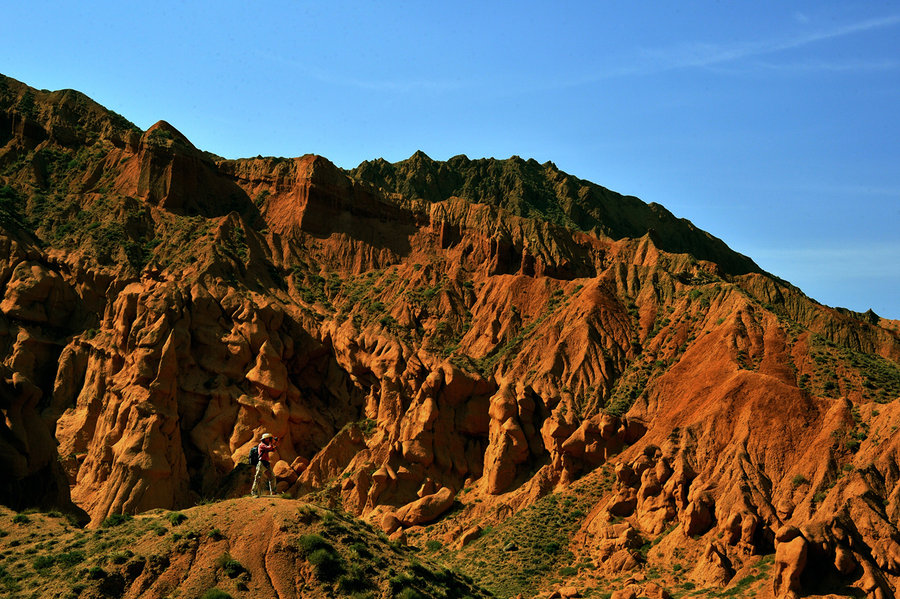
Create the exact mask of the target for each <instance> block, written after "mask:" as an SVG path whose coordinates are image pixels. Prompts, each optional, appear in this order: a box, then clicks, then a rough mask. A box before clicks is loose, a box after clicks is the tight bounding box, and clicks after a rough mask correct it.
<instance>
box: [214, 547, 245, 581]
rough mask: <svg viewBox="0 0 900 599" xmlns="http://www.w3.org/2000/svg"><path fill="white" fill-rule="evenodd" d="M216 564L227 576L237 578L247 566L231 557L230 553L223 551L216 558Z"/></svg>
mask: <svg viewBox="0 0 900 599" xmlns="http://www.w3.org/2000/svg"><path fill="white" fill-rule="evenodd" d="M216 565H217V566H218V567H220V568H222V570H223V571H224V572H225V575H226V576H228V578H237V577H238V576H240V575H241V574H243V573H244V572H246V571H247V568H245V567H244V565H243V564H242V563H241V562H239V561H237V560H236V559H234V558H233V557H231V554H230V553H223V554H222V555H221V556H219V559H217V560H216Z"/></svg>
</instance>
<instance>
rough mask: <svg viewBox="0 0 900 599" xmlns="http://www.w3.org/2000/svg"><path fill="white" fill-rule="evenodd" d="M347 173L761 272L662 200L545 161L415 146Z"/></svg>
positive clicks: (390, 187)
mask: <svg viewBox="0 0 900 599" xmlns="http://www.w3.org/2000/svg"><path fill="white" fill-rule="evenodd" d="M351 176H352V177H354V178H356V179H360V180H362V181H365V182H368V183H371V184H372V185H375V186H376V187H378V188H380V189H382V190H384V191H385V192H387V193H397V194H400V195H402V196H405V197H407V198H410V199H414V198H421V199H423V200H425V201H428V202H439V201H442V200H446V199H447V198H449V197H454V196H455V197H460V198H463V199H465V200H468V201H470V202H474V203H483V204H489V205H492V206H497V207H501V208H503V209H505V210H507V211H509V212H510V213H512V214H515V215H517V216H525V217H533V218H541V219H545V220H549V221H550V222H553V223H555V224H557V225H560V226H564V227H566V228H569V229H577V230H582V231H592V232H594V233H596V234H598V235H603V236H607V237H610V238H612V239H617V240H618V239H622V238H626V237H630V238H639V237H642V236H644V235H646V234H647V233H649V234H650V235H651V237H652V239H653V241H654V243H655V244H656V246H657V247H659V248H660V249H662V250H665V251H668V252H673V253H678V254H691V255H693V256H695V257H696V258H699V259H701V260H708V261H710V262H715V263H717V264H719V266H720V267H721V268H722V269H723V270H724V271H725V272H727V273H728V274H733V275H741V274H747V273H751V272H756V273H759V272H762V270H761V269H760V268H759V266H757V265H756V263H754V262H753V260H751V259H750V258H748V257H747V256H744V255H742V254H739V253H737V252H735V251H734V250H732V249H731V248H729V247H728V246H727V245H726V244H725V243H724V242H723V241H722V240H721V239H718V238H716V237H714V236H712V235H710V234H709V233H707V232H705V231H702V230H700V229H698V228H697V227H696V226H694V224H693V223H691V222H690V221H688V220H687V219H681V218H677V217H675V216H674V215H673V214H672V213H671V212H669V211H668V210H666V209H665V208H664V207H663V206H661V205H659V204H655V203H651V204H647V203H645V202H643V201H641V200H640V199H638V198H636V197H634V196H625V195H621V194H619V193H616V192H614V191H611V190H609V189H607V188H605V187H602V186H600V185H597V184H596V183H591V182H590V181H585V180H582V179H579V178H578V177H574V176H572V175H569V174H568V173H565V172H563V171H561V170H559V169H558V168H557V167H556V165H555V164H553V163H552V162H549V161H548V162H545V163H544V164H539V163H538V162H537V161H536V160H534V159H529V160H523V159H522V158H520V157H518V156H513V157H511V158H508V159H506V160H497V159H495V158H482V159H477V160H470V159H469V158H467V157H466V156H464V155H460V156H454V157H453V158H450V159H449V160H447V161H446V162H440V161H436V160H432V159H431V158H429V157H428V156H427V155H426V154H425V153H424V152H421V151H418V152H416V153H415V154H413V155H412V156H411V157H409V158H408V159H407V160H402V161H400V162H395V163H390V162H387V161H386V160H384V159H377V160H373V161H366V162H363V163H362V164H360V165H359V166H358V167H356V168H355V169H353V170H352V171H351Z"/></svg>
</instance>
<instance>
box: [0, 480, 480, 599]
mask: <svg viewBox="0 0 900 599" xmlns="http://www.w3.org/2000/svg"><path fill="white" fill-rule="evenodd" d="M414 551H415V550H414V549H411V548H408V547H406V546H403V545H401V544H399V543H392V542H390V541H389V540H388V539H387V537H386V536H384V535H383V534H381V533H378V532H376V531H374V530H373V529H371V528H370V527H369V526H368V525H367V524H365V523H363V522H362V521H360V520H357V519H355V518H352V517H350V516H347V515H345V514H342V513H339V512H335V511H332V510H329V509H326V508H323V507H319V506H314V505H312V504H308V503H304V502H300V501H295V500H289V499H282V498H280V497H270V498H262V499H254V498H241V499H232V500H228V501H223V502H219V503H210V504H205V505H200V506H197V507H193V508H190V509H187V510H183V511H180V512H172V511H166V510H155V511H153V512H150V513H147V514H143V515H140V516H137V517H130V516H111V517H109V518H107V519H106V520H105V521H104V522H103V524H102V525H101V526H100V527H99V528H96V529H80V528H77V527H75V526H72V525H71V523H70V522H69V521H68V520H67V519H66V518H65V517H63V516H62V515H60V514H58V513H55V512H49V513H38V512H28V513H26V512H21V513H17V512H13V511H11V510H8V509H6V508H0V596H3V597H35V598H37V597H41V598H51V597H60V598H72V599H74V598H83V599H85V598H89V597H182V598H188V597H190V598H194V597H196V598H204V599H224V598H226V597H234V598H235V599H237V598H239V597H280V598H299V597H304V598H305V597H310V598H315V597H354V598H360V599H362V598H373V599H374V598H376V597H404V598H407V599H412V598H416V597H421V598H425V597H447V598H450V597H453V598H456V597H460V598H462V597H484V596H487V593H486V592H485V591H482V590H480V589H479V588H477V587H476V586H475V585H474V584H473V583H472V582H470V581H469V580H466V579H464V578H463V577H461V576H460V575H459V574H457V573H455V572H453V571H451V570H449V569H446V568H440V567H437V566H435V565H434V564H433V563H430V562H428V561H426V560H424V559H421V560H420V559H418V558H417V557H416V556H415V555H414Z"/></svg>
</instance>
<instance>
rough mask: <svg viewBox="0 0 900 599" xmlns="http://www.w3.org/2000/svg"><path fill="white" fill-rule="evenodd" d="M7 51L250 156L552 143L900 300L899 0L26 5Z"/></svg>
mask: <svg viewBox="0 0 900 599" xmlns="http://www.w3.org/2000/svg"><path fill="white" fill-rule="evenodd" d="M9 4H10V6H6V7H5V8H4V18H3V19H2V23H0V56H2V57H3V58H2V60H0V72H3V73H4V74H6V75H9V76H11V77H14V78H16V79H19V80H21V81H24V82H26V83H28V84H30V85H33V86H35V87H38V88H47V89H61V88H75V89H78V90H80V91H83V92H85V93H86V94H88V95H90V96H91V97H93V98H94V99H95V100H97V101H98V102H100V103H101V104H103V105H105V106H107V107H109V108H111V109H113V110H115V111H117V112H119V113H121V114H122V115H124V116H125V117H127V118H128V119H130V120H131V121H133V122H135V123H136V124H137V125H139V126H140V127H142V128H147V127H149V126H150V125H151V124H153V123H154V122H156V121H157V120H159V119H165V120H167V121H169V122H170V123H172V124H173V125H174V126H175V127H177V128H178V129H179V130H181V131H182V132H183V133H184V134H185V135H187V136H188V138H190V139H191V141H193V142H194V144H195V145H197V146H198V147H200V148H202V149H205V150H209V151H211V152H214V153H217V154H220V155H222V156H225V157H228V158H237V157H244V156H255V155H257V154H262V155H276V156H299V155H302V154H305V153H316V154H321V155H323V156H325V157H327V158H329V159H330V160H332V161H333V162H335V163H336V164H338V165H339V166H342V167H346V168H350V167H353V166H356V165H357V164H358V163H359V162H361V161H363V160H367V159H373V158H377V157H383V158H386V159H387V160H390V161H397V160H402V159H404V158H407V157H409V156H410V155H411V154H412V153H413V152H415V151H416V150H423V151H424V152H426V153H427V154H428V155H430V156H431V157H432V158H435V159H439V160H445V159H447V158H450V157H451V156H454V155H457V154H466V155H467V156H469V157H470V158H480V157H485V156H493V157H496V158H507V157H509V156H512V155H518V156H522V157H524V158H535V159H537V160H538V161H540V162H544V161H546V160H552V161H553V162H555V163H556V164H557V165H558V166H559V167H560V168H561V169H563V170H565V171H567V172H569V173H571V174H573V175H575V176H578V177H580V178H583V179H589V180H591V181H594V182H596V183H599V184H601V185H604V186H606V187H609V188H611V189H614V190H616V191H618V192H621V193H625V194H630V195H636V196H638V197H640V198H641V199H643V200H644V201H647V202H657V203H660V204H662V205H664V206H666V207H667V208H668V209H669V210H671V211H672V212H673V213H675V214H676V215H677V216H680V217H683V218H687V219H690V220H691V221H693V222H694V223H695V224H696V225H698V226H699V227H701V228H703V229H705V230H707V231H709V232H710V233H712V234H714V235H716V236H717V237H720V238H722V239H723V240H724V241H725V242H726V243H728V244H729V245H730V246H731V247H732V248H734V249H736V250H737V251H740V252H742V253H744V254H747V255H748V256H750V257H751V258H753V259H754V260H756V262H757V263H758V264H759V265H760V266H762V267H763V268H764V269H766V270H768V271H769V272H771V273H773V274H775V275H777V276H780V277H782V278H784V279H787V280H789V281H791V282H792V283H794V284H795V285H797V286H798V287H800V288H801V289H803V291H804V292H806V293H807V294H808V295H809V296H811V297H813V298H814V299H816V300H818V301H820V302H822V303H824V304H827V305H831V306H844V307H848V308H851V309H853V310H858V311H864V310H867V309H869V308H872V309H874V310H875V311H876V312H877V313H878V314H880V315H882V316H886V317H892V318H900V293H898V292H900V235H898V232H897V231H898V223H900V168H898V167H900V141H898V140H900V118H898V114H900V110H898V107H900V3H896V2H848V1H844V2H798V3H790V2H755V3H732V2H684V1H680V2H654V3H638V2H599V1H598V2H555V3H549V2H546V3H539V2H484V1H482V2H453V3H433V2H424V1H420V2H321V3H316V2H303V1H293V2H229V1H224V2H218V3H215V4H213V3H207V2H204V3H201V2H179V3H174V2H173V3H153V4H151V3H141V4H137V3H130V2H116V3H109V2H91V3H81V2H65V1H61V2H46V1H42V0H37V1H32V2H28V3H25V2H20V3H9Z"/></svg>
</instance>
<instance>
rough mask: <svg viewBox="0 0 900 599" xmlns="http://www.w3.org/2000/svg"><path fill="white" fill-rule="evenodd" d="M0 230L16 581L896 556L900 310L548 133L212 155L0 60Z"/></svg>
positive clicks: (888, 593) (800, 591)
mask: <svg viewBox="0 0 900 599" xmlns="http://www.w3.org/2000/svg"><path fill="white" fill-rule="evenodd" d="M0 248H2V251H0V357H2V365H0V369H2V377H0V409H2V411H3V415H4V419H3V420H0V504H2V505H4V506H6V508H7V509H5V510H2V513H0V593H2V592H6V593H8V594H9V595H10V596H22V597H31V596H38V597H44V596H46V597H52V596H59V597H94V596H116V597H119V596H121V597H159V596H176V595H177V596H179V597H195V596H197V597H199V596H208V597H215V596H219V597H221V596H229V595H230V596H233V597H244V596H246V597H250V596H263V595H266V596H277V597H307V596H309V597H318V596H322V597H325V596H332V597H343V596H356V597H391V596H404V597H428V596H435V597H464V596H473V597H474V596H482V595H486V594H492V595H494V596H498V597H515V596H517V595H520V596H522V597H533V596H537V595H539V594H542V595H544V596H550V595H556V596H583V597H591V596H593V597H609V596H611V595H613V596H615V597H616V598H624V597H632V598H634V597H639V596H646V597H653V598H659V597H693V596H732V597H735V596H737V597H741V596H756V597H795V596H829V595H830V596H866V597H873V598H887V597H893V596H895V594H896V592H897V589H898V586H900V531H898V526H900V484H898V480H900V454H898V452H900V433H898V432H897V431H898V428H900V401H898V398H900V323H898V322H897V321H889V320H885V319H882V318H880V317H879V316H878V315H876V314H874V313H872V312H867V313H865V314H859V313H853V312H850V311H848V310H844V309H834V308H830V307H827V306H823V305H821V304H818V303H817V302H815V301H814V300H812V299H810V298H808V297H806V296H805V295H804V294H803V293H802V292H801V291H800V290H799V289H797V288H796V287H793V286H792V285H790V284H789V283H788V282H786V281H783V280H780V279H778V278H775V277H773V276H771V275H769V274H767V273H765V272H763V271H761V269H760V268H759V267H758V266H757V265H756V264H755V263H754V262H753V261H752V260H751V259H750V258H748V257H746V256H742V255H740V254H738V253H736V252H734V251H732V250H730V249H729V248H728V247H727V246H726V245H725V244H724V243H723V242H722V241H721V240H719V239H717V238H715V237H713V236H711V235H709V234H708V233H705V232H703V231H701V230H699V229H697V228H696V227H694V226H693V225H692V224H691V223H690V222H688V221H686V220H683V219H678V218H676V217H675V216H673V215H672V214H671V213H669V212H668V211H667V210H666V209H665V208H663V207H662V206H659V205H656V204H645V203H644V202H642V201H640V200H638V199H637V198H634V197H628V196H622V195H619V194H617V193H614V192H612V191H610V190H608V189H605V188H603V187H601V186H599V185H596V184H593V183H590V182H588V181H583V180H580V179H578V178H576V177H573V176H571V175H568V174H566V173H564V172H562V171H560V170H559V169H558V168H556V166H555V165H554V164H552V163H550V162H547V163H545V164H538V163H537V162H535V161H533V160H522V159H520V158H518V157H513V158H510V159H508V160H495V159H480V160H471V159H469V158H467V157H465V156H457V157H454V158H452V159H450V160H448V161H446V162H436V161H433V160H431V159H430V158H428V156H426V155H424V154H422V153H417V154H415V155H413V156H412V157H411V158H409V159H408V160H405V161H402V162H398V163H393V164H391V163H388V162H385V161H384V160H375V161H372V162H364V163H363V164H361V165H360V166H359V167H357V168H356V169H353V170H351V171H345V170H342V169H340V168H337V167H336V166H335V165H333V164H332V163H330V162H329V161H328V160H327V159H325V158H322V157H320V156H314V155H307V156H302V157H300V158H292V159H285V158H267V157H261V156H259V157H257V158H250V159H241V160H225V159H222V158H220V157H217V156H215V155H212V154H210V153H208V152H204V151H202V150H199V149H197V148H195V147H194V146H193V145H192V144H191V142H190V141H189V140H188V139H186V138H185V137H184V136H183V135H182V134H181V133H179V132H178V131H177V130H176V129H175V128H174V127H172V126H171V125H169V124H168V123H166V122H164V121H160V122H159V123H157V124H156V125H154V126H152V127H151V128H150V129H148V130H147V131H141V130H140V129H138V128H137V127H135V126H134V125H133V124H131V123H130V122H128V121H127V120H126V119H124V118H123V117H121V116H119V115H117V114H115V113H113V112H111V111H109V110H107V109H105V108H103V107H102V106H100V105H98V104H96V103H95V102H93V101H92V100H90V99H89V98H87V97H86V96H84V95H83V94H80V93H78V92H76V91H72V90H62V91H55V92H49V91H41V90H36V89H32V88H30V87H28V86H26V85H25V84H22V83H20V82H18V81H15V80H13V79H10V78H7V77H3V76H0ZM265 431H268V432H271V433H273V434H275V435H277V436H278V437H280V438H281V445H280V450H279V456H278V457H279V460H278V462H277V463H276V465H275V471H276V474H277V477H278V489H277V494H276V496H275V497H273V498H270V499H259V500H255V499H250V498H247V497H246V495H247V493H248V491H249V485H250V474H249V472H250V470H249V466H247V465H246V457H247V453H248V451H249V449H250V447H251V446H252V445H253V444H254V443H256V442H258V440H259V437H260V435H261V434H262V433H263V432H265ZM261 506H263V507H264V508H265V509H263V507H261ZM183 518H186V520H183ZM175 521H178V522H177V524H176V522H175ZM85 526H86V527H85ZM47 531H49V532H47ZM79 543H80V545H79ZM73 552H74V557H73ZM231 562H235V563H236V564H237V565H234V564H232V563H231ZM322 564H325V565H324V566H323V565H322ZM232 574H234V576H232ZM216 593H219V594H218V595H217V594H216Z"/></svg>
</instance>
